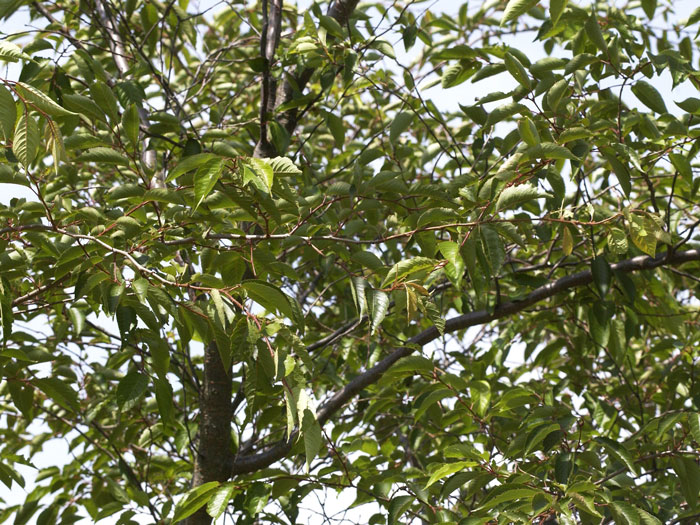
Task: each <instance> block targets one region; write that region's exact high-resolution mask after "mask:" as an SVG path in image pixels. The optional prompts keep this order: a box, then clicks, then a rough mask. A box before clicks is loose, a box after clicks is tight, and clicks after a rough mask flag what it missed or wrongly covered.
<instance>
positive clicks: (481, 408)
mask: <svg viewBox="0 0 700 525" xmlns="http://www.w3.org/2000/svg"><path fill="white" fill-rule="evenodd" d="M469 395H470V397H471V402H472V405H473V407H474V412H476V414H477V415H479V416H483V415H484V414H486V411H487V410H488V408H489V406H490V405H491V385H489V383H488V382H486V381H484V380H479V381H471V382H470V383H469Z"/></svg>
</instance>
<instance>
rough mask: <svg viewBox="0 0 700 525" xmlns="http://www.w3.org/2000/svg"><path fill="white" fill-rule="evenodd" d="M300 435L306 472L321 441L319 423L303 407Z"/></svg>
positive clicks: (310, 412)
mask: <svg viewBox="0 0 700 525" xmlns="http://www.w3.org/2000/svg"><path fill="white" fill-rule="evenodd" d="M301 436H302V438H303V440H304V452H305V454H306V473H307V474H308V473H309V468H310V466H311V462H312V461H313V460H314V458H315V457H316V455H317V454H318V452H319V451H320V450H321V444H322V443H323V436H322V435H321V425H319V424H318V421H317V419H316V416H315V415H314V413H313V412H312V411H311V410H309V409H308V408H306V409H304V417H303V420H302V424H301Z"/></svg>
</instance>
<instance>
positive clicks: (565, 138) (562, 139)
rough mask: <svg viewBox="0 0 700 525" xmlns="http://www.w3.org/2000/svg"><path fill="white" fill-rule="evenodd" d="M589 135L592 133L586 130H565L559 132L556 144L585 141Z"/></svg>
mask: <svg viewBox="0 0 700 525" xmlns="http://www.w3.org/2000/svg"><path fill="white" fill-rule="evenodd" d="M591 135H592V133H591V132H590V131H589V130H587V129H586V128H567V129H565V130H564V131H562V132H561V134H560V135H559V137H558V138H557V142H559V144H566V143H567V142H571V141H573V140H579V139H587V138H588V137H590V136H591Z"/></svg>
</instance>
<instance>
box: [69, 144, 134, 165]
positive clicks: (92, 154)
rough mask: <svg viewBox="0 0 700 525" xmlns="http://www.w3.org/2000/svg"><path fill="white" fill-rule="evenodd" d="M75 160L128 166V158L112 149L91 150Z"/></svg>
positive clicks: (98, 148) (99, 148)
mask: <svg viewBox="0 0 700 525" xmlns="http://www.w3.org/2000/svg"><path fill="white" fill-rule="evenodd" d="M76 160H78V161H82V162H96V163H98V164H118V165H122V166H128V165H129V157H127V156H126V155H123V154H122V153H119V152H118V151H116V150H113V149H112V148H104V147H97V148H91V149H89V150H87V151H85V152H84V153H83V154H82V155H80V156H79V157H78V158H77V159H76Z"/></svg>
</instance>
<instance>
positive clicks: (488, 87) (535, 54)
mask: <svg viewBox="0 0 700 525" xmlns="http://www.w3.org/2000/svg"><path fill="white" fill-rule="evenodd" d="M662 1H663V0H659V3H662ZM212 3H213V2H212V0H204V1H200V2H198V3H197V2H196V1H194V0H193V2H192V6H193V8H191V9H190V11H191V12H192V11H196V9H194V8H196V7H197V4H198V7H199V8H200V9H206V8H207V7H208V6H209V5H211V4H212ZM459 3H461V2H455V1H451V0H437V1H435V2H432V3H431V2H424V3H422V4H420V8H421V9H422V8H424V7H427V6H430V9H431V10H433V11H436V12H440V11H442V12H446V13H451V12H454V11H455V10H456V8H457V6H458V5H459ZM300 4H301V5H300V7H301V8H302V9H303V8H305V7H306V6H308V5H309V4H310V2H309V1H308V0H304V1H302V2H300ZM472 4H473V5H478V4H479V2H476V1H473V2H472ZM674 4H675V6H676V12H677V13H678V18H679V19H684V18H686V17H687V16H688V15H689V14H690V12H691V11H692V10H693V9H694V8H695V7H696V6H697V2H696V1H695V0H680V1H675V2H674ZM27 24H28V17H27V15H26V12H18V13H17V14H16V16H14V17H13V18H11V19H10V20H9V21H7V22H5V23H4V24H0V31H1V32H4V33H6V34H7V33H13V32H17V31H22V30H23V29H24V28H27V29H29V27H28V26H27ZM503 43H505V44H507V45H511V46H514V47H517V48H519V49H520V50H522V51H523V52H525V53H526V54H527V55H528V57H529V58H530V59H531V60H532V61H533V62H534V61H536V60H537V59H539V58H542V57H544V56H546V55H545V53H544V51H543V49H542V48H541V46H540V45H539V44H537V43H535V42H532V41H528V39H527V38H525V37H524V36H518V37H513V36H506V37H505V38H504V39H503ZM392 44H394V49H395V50H396V52H397V58H398V60H399V61H400V62H401V63H402V64H408V63H409V62H410V61H411V59H412V58H413V55H412V54H411V53H406V52H405V51H404V50H403V46H402V44H401V43H400V38H397V39H396V41H395V42H392ZM0 76H2V77H4V78H6V79H11V80H12V79H16V78H17V76H18V68H17V67H16V66H15V67H13V66H12V65H10V67H8V68H7V69H6V70H5V71H4V72H2V73H0ZM651 82H652V83H653V84H654V85H655V87H656V88H657V89H658V90H659V91H660V92H661V93H662V94H663V95H664V99H665V100H666V101H667V105H668V107H669V110H670V111H671V112H672V113H679V112H680V109H679V108H678V107H677V106H675V105H674V104H670V103H669V101H670V100H675V101H680V100H684V99H686V98H688V97H691V96H696V97H698V93H697V90H696V89H695V88H694V87H693V86H692V85H691V84H690V83H688V82H686V83H684V84H682V85H680V86H679V87H677V88H676V89H675V90H673V91H672V90H671V79H670V78H669V76H668V75H665V76H662V77H660V78H655V79H653V80H652V81H651ZM515 84H516V83H515V80H513V79H512V78H511V77H509V76H508V75H507V74H501V75H496V76H494V77H491V78H489V79H486V80H484V81H482V82H479V83H478V84H471V83H470V82H466V83H464V84H461V85H460V86H457V87H454V88H451V89H447V90H445V89H442V88H441V87H440V85H439V84H438V85H437V86H435V87H433V88H431V89H428V90H426V91H425V92H423V95H424V96H425V97H426V98H431V99H432V100H433V102H434V103H435V104H436V105H437V106H438V108H439V109H440V110H449V111H454V110H456V109H457V108H458V104H459V103H461V104H463V105H469V104H471V103H473V101H474V100H475V99H476V98H478V97H480V96H483V95H485V94H487V93H489V92H492V91H508V90H509V89H512V88H513V87H515ZM623 100H624V101H625V102H626V103H627V104H628V105H629V106H631V107H638V106H639V103H638V101H637V100H636V98H635V97H634V95H633V94H632V93H631V91H630V90H629V89H627V90H626V91H625V95H624V97H623ZM495 104H496V105H498V104H499V103H495ZM15 197H24V198H27V199H30V200H36V197H35V196H34V194H33V193H32V192H31V191H30V190H28V189H27V188H24V187H21V186H16V185H8V184H0V203H2V204H9V202H10V200H11V199H12V198H15ZM103 321H104V323H106V324H107V325H114V323H113V322H112V321H111V320H109V319H106V318H105V319H104V320H103ZM35 328H37V329H41V327H35ZM112 329H113V330H114V331H117V330H116V327H114V326H112ZM518 354H519V355H518ZM508 362H510V363H511V364H513V365H518V364H520V363H522V362H523V357H522V348H520V349H519V350H517V351H516V352H512V353H511V355H510V356H509V361H508ZM36 428H37V429H38V428H40V427H36ZM67 459H68V447H67V444H66V442H65V441H63V440H54V441H52V442H51V447H50V448H47V449H46V450H44V451H43V452H41V453H39V454H38V455H37V456H35V458H34V463H35V464H36V466H37V467H39V468H41V467H45V466H50V465H54V464H60V463H61V462H63V461H66V460H67ZM22 474H23V475H25V477H26V479H27V480H28V482H29V483H28V486H27V490H31V486H32V480H33V478H34V472H33V471H32V469H29V468H25V469H22ZM327 495H328V497H329V498H330V500H329V503H328V505H327V508H328V509H330V512H329V513H334V512H336V511H339V510H340V509H343V508H346V507H347V506H349V504H350V503H351V502H352V499H354V494H352V493H350V492H349V491H346V492H345V493H343V494H341V495H340V496H338V495H335V494H333V491H329V493H328V494H327ZM24 496H25V491H24V490H21V489H18V488H17V487H16V485H15V487H14V488H13V489H12V490H9V489H7V488H6V487H5V486H4V485H2V484H0V498H2V499H3V500H5V501H6V502H7V504H11V503H19V502H22V501H23V500H24ZM319 505H320V504H315V505H314V504H311V505H310V506H309V509H308V510H307V511H305V512H303V513H302V515H301V516H300V519H299V522H300V523H307V522H308V523H317V522H318V521H317V519H318V518H317V517H316V512H318V510H319ZM372 512H374V510H372ZM369 515H370V513H368V512H367V510H366V509H365V508H361V509H355V510H354V511H351V512H350V514H349V515H348V518H354V519H356V520H359V522H362V521H363V518H364V520H366V519H367V518H368V516H369ZM149 521H150V520H148V519H146V520H143V523H149ZM113 522H114V521H113V520H109V519H107V520H103V521H102V522H101V523H103V524H106V525H109V524H110V523H113ZM30 523H33V521H30Z"/></svg>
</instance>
